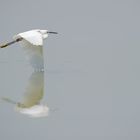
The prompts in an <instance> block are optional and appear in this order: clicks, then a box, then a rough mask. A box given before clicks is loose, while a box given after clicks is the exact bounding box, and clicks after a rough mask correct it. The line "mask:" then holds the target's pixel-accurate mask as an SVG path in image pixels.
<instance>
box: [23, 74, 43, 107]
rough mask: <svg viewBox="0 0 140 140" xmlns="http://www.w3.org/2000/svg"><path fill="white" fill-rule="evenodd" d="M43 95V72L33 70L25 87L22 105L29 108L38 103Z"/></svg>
mask: <svg viewBox="0 0 140 140" xmlns="http://www.w3.org/2000/svg"><path fill="white" fill-rule="evenodd" d="M43 95H44V72H34V73H33V74H32V75H31V77H30V79H29V83H28V85H27V88H26V89H25V94H24V98H23V100H22V101H21V105H23V107H26V108H29V107H32V106H34V105H37V104H39V103H40V101H41V99H42V98H43Z"/></svg>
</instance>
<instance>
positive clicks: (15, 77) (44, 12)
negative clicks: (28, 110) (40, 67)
mask: <svg viewBox="0 0 140 140" xmlns="http://www.w3.org/2000/svg"><path fill="white" fill-rule="evenodd" d="M139 13H140V1H138V0H83V1H81V0H69V1H68V0H59V1H56V0H30V1H29V0H22V1H19V0H12V1H9V0H1V1H0V17H1V18H0V42H4V41H9V40H11V39H12V36H13V35H14V34H17V33H19V32H23V31H27V30H31V29H36V28H40V29H48V30H52V31H57V32H59V35H51V36H49V38H48V39H47V40H46V42H45V44H44V47H45V52H44V54H45V66H46V67H47V70H46V74H45V97H44V99H43V100H44V102H47V104H48V106H49V107H50V108H52V109H53V108H58V110H57V111H55V112H53V113H51V114H50V116H49V117H48V118H40V119H31V118H28V117H26V116H23V115H21V114H18V113H16V112H14V109H13V108H14V106H11V105H9V104H7V103H4V102H0V139H1V140H9V139H14V140H19V139H20V140H24V139H29V140H39V139H41V140H71V139H72V140H85V139H87V140H94V139H95V140H118V139H119V140H139V139H140V133H139V130H140V109H139V107H140V101H139V100H140V72H139V71H140V61H139V60H140V55H139V54H140V14H139ZM29 75H30V70H29V68H28V64H27V62H26V60H25V58H24V54H23V52H22V50H21V48H20V47H19V45H18V44H15V45H14V46H11V47H9V48H5V49H1V50H0V96H7V97H11V98H12V99H14V100H19V99H20V98H22V95H23V92H24V88H25V85H26V82H27V79H28V77H29Z"/></svg>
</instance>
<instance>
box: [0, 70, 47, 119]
mask: <svg viewBox="0 0 140 140" xmlns="http://www.w3.org/2000/svg"><path fill="white" fill-rule="evenodd" d="M43 96H44V72H34V73H33V74H32V75H31V77H30V79H29V82H28V85H27V87H26V89H25V92H24V97H23V99H22V100H21V101H20V102H16V101H13V100H11V99H9V98H6V97H3V98H1V99H2V100H4V101H6V102H8V103H11V104H15V105H16V106H15V110H16V111H17V112H19V113H21V114H24V115H27V116H29V117H34V118H39V117H47V116H48V114H49V107H48V106H47V105H46V104H42V103H41V100H42V99H43Z"/></svg>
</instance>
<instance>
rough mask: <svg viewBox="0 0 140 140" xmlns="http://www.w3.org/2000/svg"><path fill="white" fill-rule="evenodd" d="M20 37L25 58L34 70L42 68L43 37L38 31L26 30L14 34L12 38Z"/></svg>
mask: <svg viewBox="0 0 140 140" xmlns="http://www.w3.org/2000/svg"><path fill="white" fill-rule="evenodd" d="M18 38H22V40H21V41H20V44H21V45H22V46H23V50H24V52H25V55H26V58H27V60H28V61H29V62H30V64H31V66H32V67H33V68H34V69H35V70H42V69H44V61H43V39H42V36H41V34H40V33H38V32H36V31H28V32H24V33H20V34H18V35H16V36H14V39H18Z"/></svg>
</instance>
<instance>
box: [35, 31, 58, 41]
mask: <svg viewBox="0 0 140 140" xmlns="http://www.w3.org/2000/svg"><path fill="white" fill-rule="evenodd" d="M37 32H39V33H40V34H41V35H42V38H43V39H46V38H47V37H48V34H58V33H57V32H51V31H48V30H37Z"/></svg>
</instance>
